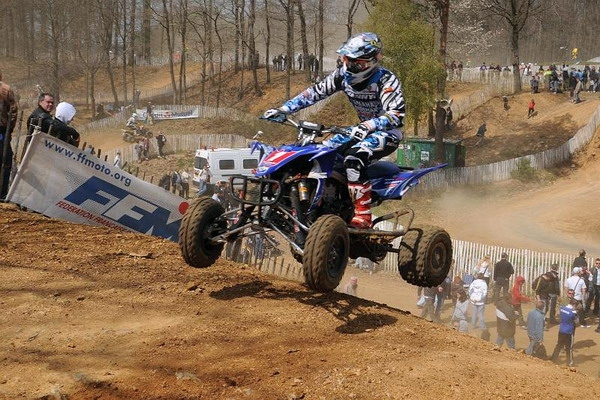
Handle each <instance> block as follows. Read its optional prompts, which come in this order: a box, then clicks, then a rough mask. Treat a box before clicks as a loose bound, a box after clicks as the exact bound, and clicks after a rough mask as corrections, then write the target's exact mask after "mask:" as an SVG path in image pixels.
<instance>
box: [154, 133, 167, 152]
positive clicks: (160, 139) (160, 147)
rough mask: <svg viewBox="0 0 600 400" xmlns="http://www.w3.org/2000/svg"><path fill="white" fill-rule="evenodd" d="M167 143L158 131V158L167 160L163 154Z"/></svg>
mask: <svg viewBox="0 0 600 400" xmlns="http://www.w3.org/2000/svg"><path fill="white" fill-rule="evenodd" d="M165 143H167V138H166V136H165V135H163V133H162V131H158V135H156V145H157V146H158V158H165V154H164V152H163V147H165Z"/></svg>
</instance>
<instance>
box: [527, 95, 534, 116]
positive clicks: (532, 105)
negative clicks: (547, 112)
mask: <svg viewBox="0 0 600 400" xmlns="http://www.w3.org/2000/svg"><path fill="white" fill-rule="evenodd" d="M534 113H535V101H533V99H531V101H530V102H529V110H528V111H527V118H531V117H533V114H534Z"/></svg>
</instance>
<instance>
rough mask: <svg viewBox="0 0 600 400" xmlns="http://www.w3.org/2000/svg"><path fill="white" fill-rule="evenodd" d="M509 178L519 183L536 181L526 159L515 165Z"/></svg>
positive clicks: (533, 170) (534, 173) (533, 171)
mask: <svg viewBox="0 0 600 400" xmlns="http://www.w3.org/2000/svg"><path fill="white" fill-rule="evenodd" d="M510 176H511V177H512V178H513V179H517V180H519V181H521V182H527V181H533V180H536V171H535V169H534V168H533V167H532V166H531V161H529V159H528V158H522V159H520V160H519V162H518V163H517V168H515V169H514V170H512V172H511V173H510Z"/></svg>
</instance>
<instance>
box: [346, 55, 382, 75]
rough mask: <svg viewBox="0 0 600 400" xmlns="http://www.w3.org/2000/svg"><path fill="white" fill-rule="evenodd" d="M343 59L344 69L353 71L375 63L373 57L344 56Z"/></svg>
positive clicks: (366, 67)
mask: <svg viewBox="0 0 600 400" xmlns="http://www.w3.org/2000/svg"><path fill="white" fill-rule="evenodd" d="M343 61H344V64H346V69H347V70H348V71H350V72H353V73H357V72H361V71H364V70H366V69H369V68H370V67H371V66H373V64H374V63H375V59H374V58H350V57H348V56H344V58H343Z"/></svg>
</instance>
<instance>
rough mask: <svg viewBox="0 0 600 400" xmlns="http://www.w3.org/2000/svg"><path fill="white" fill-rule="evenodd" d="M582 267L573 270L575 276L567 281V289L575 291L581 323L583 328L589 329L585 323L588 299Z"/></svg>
mask: <svg viewBox="0 0 600 400" xmlns="http://www.w3.org/2000/svg"><path fill="white" fill-rule="evenodd" d="M581 271H582V269H581V267H575V268H573V274H572V275H571V276H570V277H569V279H567V280H566V281H565V289H566V290H567V292H568V291H569V290H572V291H573V298H574V299H575V300H577V303H578V305H577V307H576V308H577V313H578V315H579V322H580V323H581V327H582V328H589V325H586V322H585V307H584V304H585V297H586V285H585V280H584V279H583V277H582V276H581Z"/></svg>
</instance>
